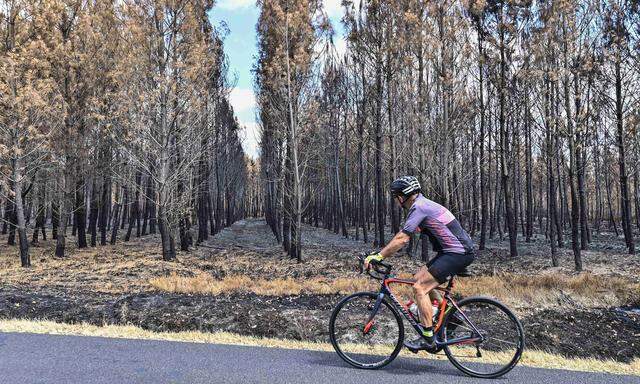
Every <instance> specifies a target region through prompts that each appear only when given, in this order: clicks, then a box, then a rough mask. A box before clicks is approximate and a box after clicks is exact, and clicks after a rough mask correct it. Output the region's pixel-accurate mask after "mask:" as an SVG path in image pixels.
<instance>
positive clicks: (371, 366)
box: [329, 292, 404, 369]
mask: <svg viewBox="0 0 640 384" xmlns="http://www.w3.org/2000/svg"><path fill="white" fill-rule="evenodd" d="M378 295H379V293H377V292H358V293H354V294H352V295H349V296H347V297H345V298H343V299H342V300H341V301H340V302H339V303H338V304H337V305H336V307H335V308H334V310H333V312H332V313H331V319H330V320H329V337H330V339H331V344H332V345H333V348H334V349H335V351H336V353H337V354H338V356H340V358H342V360H344V361H345V362H347V363H348V364H350V365H351V366H354V367H356V368H360V369H378V368H382V367H384V366H385V365H387V364H389V363H391V362H392V361H393V360H394V359H395V358H396V357H397V356H398V354H399V353H400V351H401V350H402V343H403V341H404V323H403V321H402V318H401V317H400V314H399V313H398V311H397V310H396V309H395V307H394V306H393V305H392V304H391V303H390V302H389V301H388V300H387V298H386V297H385V298H383V300H382V303H381V306H385V308H386V309H388V310H389V311H390V312H391V313H392V314H393V317H394V318H395V321H396V323H397V326H398V337H397V339H396V344H395V347H394V349H393V352H392V353H391V354H390V355H389V356H387V357H386V358H384V359H383V360H381V361H378V362H375V363H362V362H358V361H356V360H354V359H353V358H351V357H349V356H348V355H347V354H346V353H344V351H343V349H342V348H341V347H340V343H339V341H338V340H337V338H336V324H335V322H336V318H337V317H338V315H339V314H340V311H341V310H342V309H343V308H344V307H345V306H346V305H347V304H348V303H350V302H352V301H354V300H355V299H358V298H361V297H367V298H369V299H371V300H374V301H375V300H376V299H377V298H378ZM377 314H378V313H376V315H377Z"/></svg>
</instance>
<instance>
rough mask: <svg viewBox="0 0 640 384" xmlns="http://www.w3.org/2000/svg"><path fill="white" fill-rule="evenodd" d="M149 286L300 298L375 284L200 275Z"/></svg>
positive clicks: (159, 280)
mask: <svg viewBox="0 0 640 384" xmlns="http://www.w3.org/2000/svg"><path fill="white" fill-rule="evenodd" d="M149 284H150V285H151V286H152V287H154V288H156V289H158V290H161V291H166V292H174V293H202V294H212V295H217V294H220V293H236V292H243V293H246V292H252V293H255V294H258V295H270V296H280V295H300V294H305V293H306V294H334V293H343V294H346V293H352V292H357V291H366V290H372V289H374V288H375V283H374V282H373V281H371V280H370V279H365V278H355V279H348V278H338V279H334V280H328V279H326V278H321V277H316V278H309V279H306V280H298V279H292V278H284V279H280V278H277V279H271V280H266V279H251V278H250V277H248V276H244V275H236V276H227V277H225V278H223V279H221V280H216V279H214V278H213V277H212V276H211V275H209V274H206V273H200V274H198V275H196V276H193V277H188V276H180V275H178V274H176V273H172V274H170V275H169V276H164V277H156V278H153V279H151V280H150V281H149Z"/></svg>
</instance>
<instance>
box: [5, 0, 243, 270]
mask: <svg viewBox="0 0 640 384" xmlns="http://www.w3.org/2000/svg"><path fill="white" fill-rule="evenodd" d="M212 6H213V2H212V1H199V2H198V1H166V2H158V1H151V0H149V1H124V2H114V1H102V0H98V1H67V0H64V1H63V0H42V1H29V0H3V1H2V2H0V16H1V17H0V34H1V35H2V37H3V38H2V45H1V46H0V196H1V197H0V200H1V201H2V234H8V237H7V242H8V244H9V245H15V244H16V237H17V238H18V240H17V244H18V245H19V247H20V259H21V264H22V266H24V267H28V266H30V264H31V261H30V257H29V245H30V244H37V243H38V241H39V239H40V238H42V239H43V240H46V239H47V236H50V237H52V238H53V239H55V240H56V246H55V256H56V257H65V256H67V253H68V252H67V241H68V232H69V229H70V230H71V236H72V238H73V242H74V243H76V244H77V248H78V249H82V248H86V247H88V246H91V247H95V246H96V244H98V243H99V244H100V245H106V244H107V243H110V244H115V242H116V241H117V240H118V239H119V238H118V231H119V230H120V231H126V235H125V236H124V237H123V240H124V241H129V239H130V237H131V236H132V234H133V232H134V230H135V236H137V237H140V236H144V235H147V234H155V233H156V232H158V233H159V234H160V239H161V240H160V241H161V246H162V254H163V258H164V259H165V260H172V259H174V258H175V257H176V249H177V248H179V249H180V250H188V249H189V247H190V246H191V245H192V244H195V243H198V242H201V241H203V240H205V239H207V238H208V236H209V235H212V234H215V233H217V232H218V231H219V230H220V229H221V228H223V227H225V226H228V225H230V224H231V223H232V222H233V221H235V220H236V219H237V218H239V217H241V216H243V214H244V205H243V202H244V199H245V186H246V185H247V184H248V178H249V177H250V176H249V172H250V171H249V170H248V168H247V167H246V166H245V155H244V152H243V150H242V146H241V140H240V136H239V130H240V126H239V125H238V123H237V120H236V118H235V115H234V112H233V108H232V106H231V105H230V103H229V97H228V95H229V90H230V88H231V87H232V86H233V84H231V80H230V76H228V68H227V63H226V57H225V53H224V41H223V38H224V31H219V30H217V29H215V28H214V26H212V24H211V22H210V20H209V18H208V14H207V12H209V11H210V9H211V7H212ZM194 225H197V230H192V226H194ZM49 229H50V233H49ZM28 231H29V232H30V233H27V232H28ZM176 243H177V244H176Z"/></svg>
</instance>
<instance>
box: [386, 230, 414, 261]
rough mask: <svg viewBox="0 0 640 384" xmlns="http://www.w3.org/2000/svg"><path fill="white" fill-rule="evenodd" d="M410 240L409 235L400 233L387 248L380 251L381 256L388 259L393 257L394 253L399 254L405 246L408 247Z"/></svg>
mask: <svg viewBox="0 0 640 384" xmlns="http://www.w3.org/2000/svg"><path fill="white" fill-rule="evenodd" d="M410 239H411V237H410V236H409V235H407V234H406V233H404V232H403V231H400V232H398V233H397V234H396V235H395V236H394V237H393V239H391V241H390V242H389V244H387V246H386V247H384V248H383V249H382V251H380V254H381V255H382V256H383V257H384V258H387V257H389V256H391V255H393V254H394V253H396V252H398V251H399V250H400V249H402V247H404V246H405V245H407V243H409V240H410Z"/></svg>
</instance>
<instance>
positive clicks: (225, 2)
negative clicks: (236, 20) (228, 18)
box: [218, 0, 256, 11]
mask: <svg viewBox="0 0 640 384" xmlns="http://www.w3.org/2000/svg"><path fill="white" fill-rule="evenodd" d="M255 5H256V0H220V2H219V3H218V7H220V8H221V9H226V10H228V11H234V10H237V9H246V8H251V7H254V6H255Z"/></svg>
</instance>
